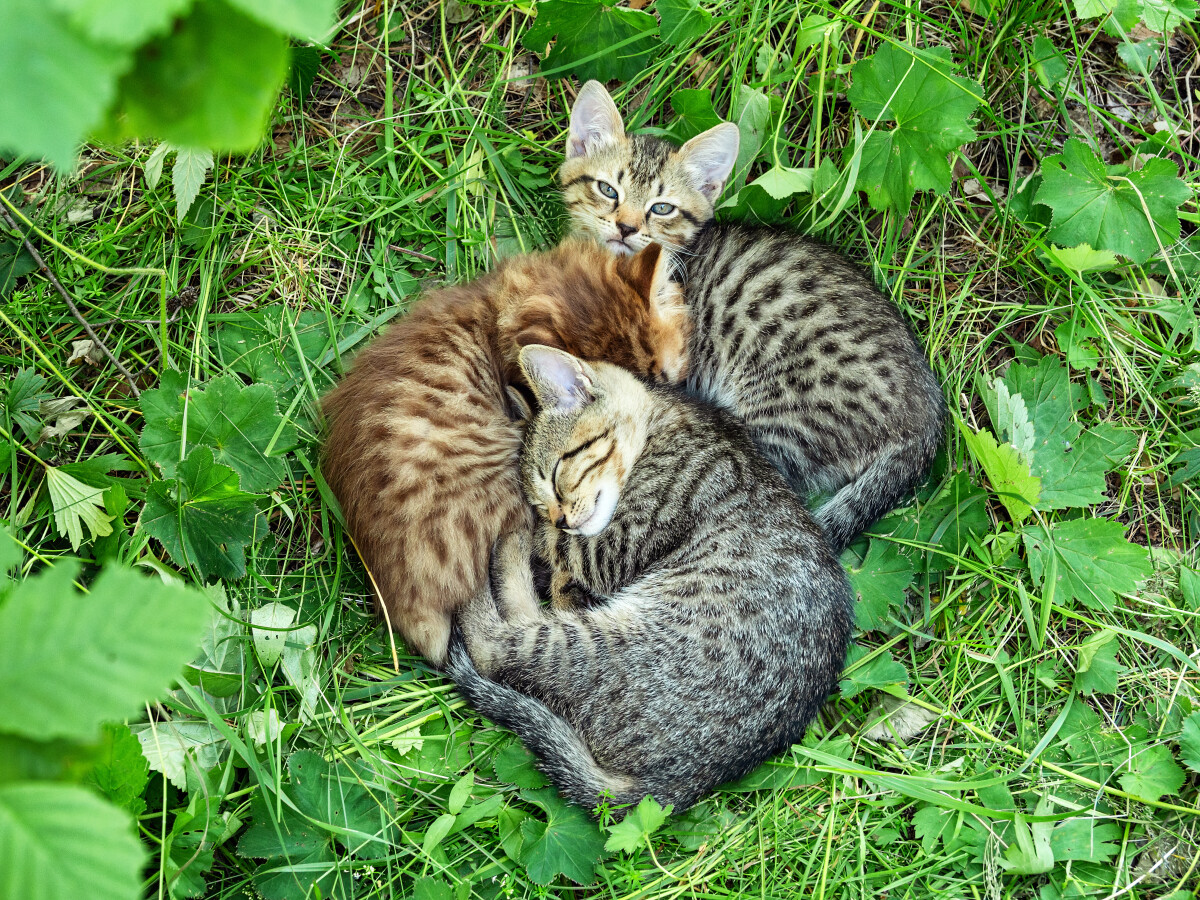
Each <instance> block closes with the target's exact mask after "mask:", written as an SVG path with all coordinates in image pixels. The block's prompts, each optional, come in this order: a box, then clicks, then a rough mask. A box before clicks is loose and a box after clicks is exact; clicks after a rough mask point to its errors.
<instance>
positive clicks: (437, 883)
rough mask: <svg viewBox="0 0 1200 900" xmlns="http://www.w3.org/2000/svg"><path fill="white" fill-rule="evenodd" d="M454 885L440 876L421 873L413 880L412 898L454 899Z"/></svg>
mask: <svg viewBox="0 0 1200 900" xmlns="http://www.w3.org/2000/svg"><path fill="white" fill-rule="evenodd" d="M456 897H457V894H455V892H454V886H453V885H452V884H450V883H449V882H448V881H445V880H443V879H441V878H433V877H430V876H429V875H423V876H421V877H420V878H418V879H416V881H414V882H413V892H412V900H455V898H456Z"/></svg>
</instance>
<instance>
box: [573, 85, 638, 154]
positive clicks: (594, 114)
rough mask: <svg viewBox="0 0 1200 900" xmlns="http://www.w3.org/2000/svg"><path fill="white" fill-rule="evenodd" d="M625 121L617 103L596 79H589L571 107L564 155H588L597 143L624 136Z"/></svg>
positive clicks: (601, 144)
mask: <svg viewBox="0 0 1200 900" xmlns="http://www.w3.org/2000/svg"><path fill="white" fill-rule="evenodd" d="M624 137H625V125H624V124H623V123H622V122H621V113H620V112H618V111H617V104H615V103H613V99H612V97H610V96H609V95H608V91H606V90H605V89H604V85H602V84H601V83H600V82H598V81H589V82H588V83H587V84H585V85H584V86H583V87H582V88H581V89H580V91H579V96H578V97H576V98H575V105H574V106H572V107H571V130H570V133H569V134H568V135H567V159H573V158H575V157H576V156H587V155H588V153H590V152H591V151H592V150H594V149H596V148H597V147H603V146H604V145H605V144H612V143H615V142H617V141H620V140H623V139H624Z"/></svg>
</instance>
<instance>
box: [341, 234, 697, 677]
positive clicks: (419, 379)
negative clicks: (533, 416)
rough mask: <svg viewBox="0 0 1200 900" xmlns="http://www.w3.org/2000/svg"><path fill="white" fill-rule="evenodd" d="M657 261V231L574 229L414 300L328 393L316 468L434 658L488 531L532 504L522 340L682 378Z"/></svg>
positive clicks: (484, 552)
mask: <svg viewBox="0 0 1200 900" xmlns="http://www.w3.org/2000/svg"><path fill="white" fill-rule="evenodd" d="M664 271H665V260H664V259H663V258H662V256H661V254H660V251H659V248H658V245H656V244H654V245H651V246H649V247H647V248H646V249H645V250H644V251H642V252H641V253H640V254H638V255H637V256H634V257H629V258H617V257H614V256H612V255H611V254H609V253H608V252H607V251H605V250H604V249H603V248H601V247H599V246H596V245H594V244H590V243H584V242H576V241H568V242H566V243H564V244H562V245H561V246H559V247H557V248H556V249H554V250H550V251H547V252H545V253H539V254H530V255H527V256H521V257H516V258H513V259H510V260H507V261H505V262H504V263H503V264H501V265H500V267H499V268H497V270H496V271H494V272H492V273H491V274H489V275H486V276H484V277H483V278H480V279H478V280H477V281H474V282H471V283H470V284H464V285H458V286H455V287H449V288H445V289H443V290H439V291H434V292H432V293H430V294H427V295H426V296H424V297H423V298H421V300H420V301H418V303H417V304H416V305H415V306H414V307H413V310H412V311H411V312H410V313H409V314H408V315H407V316H406V317H405V318H404V319H402V320H400V321H399V322H397V323H396V324H394V325H392V326H391V327H389V328H388V329H387V331H385V332H384V333H383V334H382V335H380V336H379V337H378V338H377V339H376V340H375V341H374V342H373V343H372V344H371V345H370V346H369V347H367V348H366V349H365V350H364V351H363V352H362V353H361V354H360V355H359V356H358V358H357V359H356V360H355V363H354V367H353V369H352V371H351V372H350V373H349V374H347V375H346V377H345V378H344V379H343V380H342V382H341V383H340V384H339V385H338V386H337V387H336V388H335V389H334V390H333V391H331V392H330V393H329V394H328V395H327V396H326V397H325V400H324V403H323V411H324V414H325V417H326V421H327V435H326V440H325V448H324V460H323V463H322V470H323V472H324V474H325V478H326V480H327V481H328V482H329V486H330V487H331V488H332V489H333V492H334V494H335V495H336V496H337V498H338V501H339V502H340V503H341V506H342V512H343V514H344V515H345V519H346V525H347V527H348V528H349V530H350V533H351V534H352V535H353V536H354V540H355V543H356V544H357V546H358V548H359V551H360V552H361V553H362V555H363V559H364V561H365V562H366V564H367V566H368V567H369V568H370V570H371V572H372V574H373V576H374V578H375V581H376V583H377V585H378V588H379V591H380V593H381V594H382V596H381V597H380V598H379V599H380V600H381V601H382V602H383V603H384V604H386V606H387V612H388V618H389V619H390V621H391V623H392V625H393V626H394V627H395V628H396V629H397V630H398V631H399V632H400V633H401V634H402V635H403V636H404V638H405V640H407V641H408V643H409V644H410V645H411V646H412V647H413V648H414V649H416V650H418V651H419V652H421V653H422V654H424V655H425V656H426V657H427V658H428V659H430V660H431V661H432V662H434V663H437V664H439V665H440V664H441V663H442V662H443V661H444V659H445V654H446V643H447V640H448V637H449V628H450V618H451V615H452V613H453V611H454V610H455V609H456V608H457V607H458V606H459V605H461V604H462V603H464V602H465V601H466V600H467V599H469V598H470V597H471V596H472V595H473V594H474V593H475V591H476V590H477V589H478V588H479V587H480V586H481V585H482V584H483V583H484V580H485V579H486V578H487V569H488V559H489V555H490V552H491V548H492V544H493V543H494V541H495V540H496V538H497V537H498V536H499V535H500V534H501V533H503V532H505V531H509V530H512V529H514V528H516V527H517V526H518V525H520V524H522V523H524V522H525V520H526V518H527V517H528V516H529V511H528V507H527V505H526V503H525V501H524V499H523V496H522V493H521V486H520V481H519V477H518V472H517V456H518V452H519V450H520V446H521V426H520V424H519V423H516V422H513V421H512V419H511V418H510V416H509V412H508V405H507V403H506V389H507V387H508V386H509V385H511V384H523V376H522V375H521V370H520V366H519V364H518V358H517V357H518V352H519V350H520V348H521V347H523V346H525V345H527V344H534V343H537V344H547V345H549V346H552V347H557V348H560V349H562V350H566V351H567V352H569V353H571V354H573V355H575V356H578V357H580V358H582V359H586V360H604V361H607V362H612V363H615V364H617V365H621V366H624V367H626V368H628V369H630V370H632V371H634V372H637V373H639V374H643V375H647V376H650V377H654V378H663V379H670V380H678V379H679V378H680V377H682V375H683V370H684V368H685V366H686V358H685V354H686V347H687V336H688V328H689V324H688V319H687V314H686V311H685V309H684V307H683V304H682V300H681V299H680V298H679V296H678V291H677V289H676V287H675V286H674V285H672V284H670V282H669V280H668V279H666V278H665V277H661V276H662V274H663V272H664ZM656 276H657V277H656Z"/></svg>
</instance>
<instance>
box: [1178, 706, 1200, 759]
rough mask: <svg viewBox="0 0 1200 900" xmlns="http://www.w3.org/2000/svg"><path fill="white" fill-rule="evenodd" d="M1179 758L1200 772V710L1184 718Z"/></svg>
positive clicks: (1180, 734)
mask: <svg viewBox="0 0 1200 900" xmlns="http://www.w3.org/2000/svg"><path fill="white" fill-rule="evenodd" d="M1179 758H1180V759H1181V760H1183V764H1184V765H1185V766H1187V767H1188V768H1189V769H1191V770H1192V771H1193V772H1200V712H1197V713H1192V714H1191V715H1190V716H1188V717H1187V718H1186V719H1184V720H1183V728H1182V730H1181V731H1180V733H1179Z"/></svg>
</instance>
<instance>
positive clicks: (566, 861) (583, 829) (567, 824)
mask: <svg viewBox="0 0 1200 900" xmlns="http://www.w3.org/2000/svg"><path fill="white" fill-rule="evenodd" d="M521 798H522V799H523V800H526V801H528V802H529V803H533V804H534V805H536V806H540V807H541V808H542V809H543V810H544V811H545V813H546V821H545V822H538V821H536V820H534V819H526V820H525V821H524V822H522V823H521V835H522V837H523V839H524V847H523V848H522V850H521V862H522V863H523V864H524V865H525V869H526V872H527V873H528V874H529V877H530V878H531V879H532V880H533V881H534V882H536V883H537V884H542V885H547V884H550V883H552V882H553V881H554V880H555V879H556V878H558V876H560V875H565V876H566V877H567V878H569V879H571V881H574V882H575V883H576V884H591V883H592V881H594V880H595V877H596V862H597V861H598V860H599V859H600V858H601V857H602V856H603V855H604V836H603V835H602V834H601V833H600V829H599V828H598V827H597V826H596V823H595V822H593V821H592V820H591V819H590V818H588V815H587V813H586V812H584V811H583V810H582V809H580V808H579V807H577V806H572V805H570V804H568V803H567V802H566V801H564V800H563V799H562V798H561V797H559V796H558V792H557V791H555V790H554V789H553V788H543V789H541V790H537V791H529V790H524V791H521Z"/></svg>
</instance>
